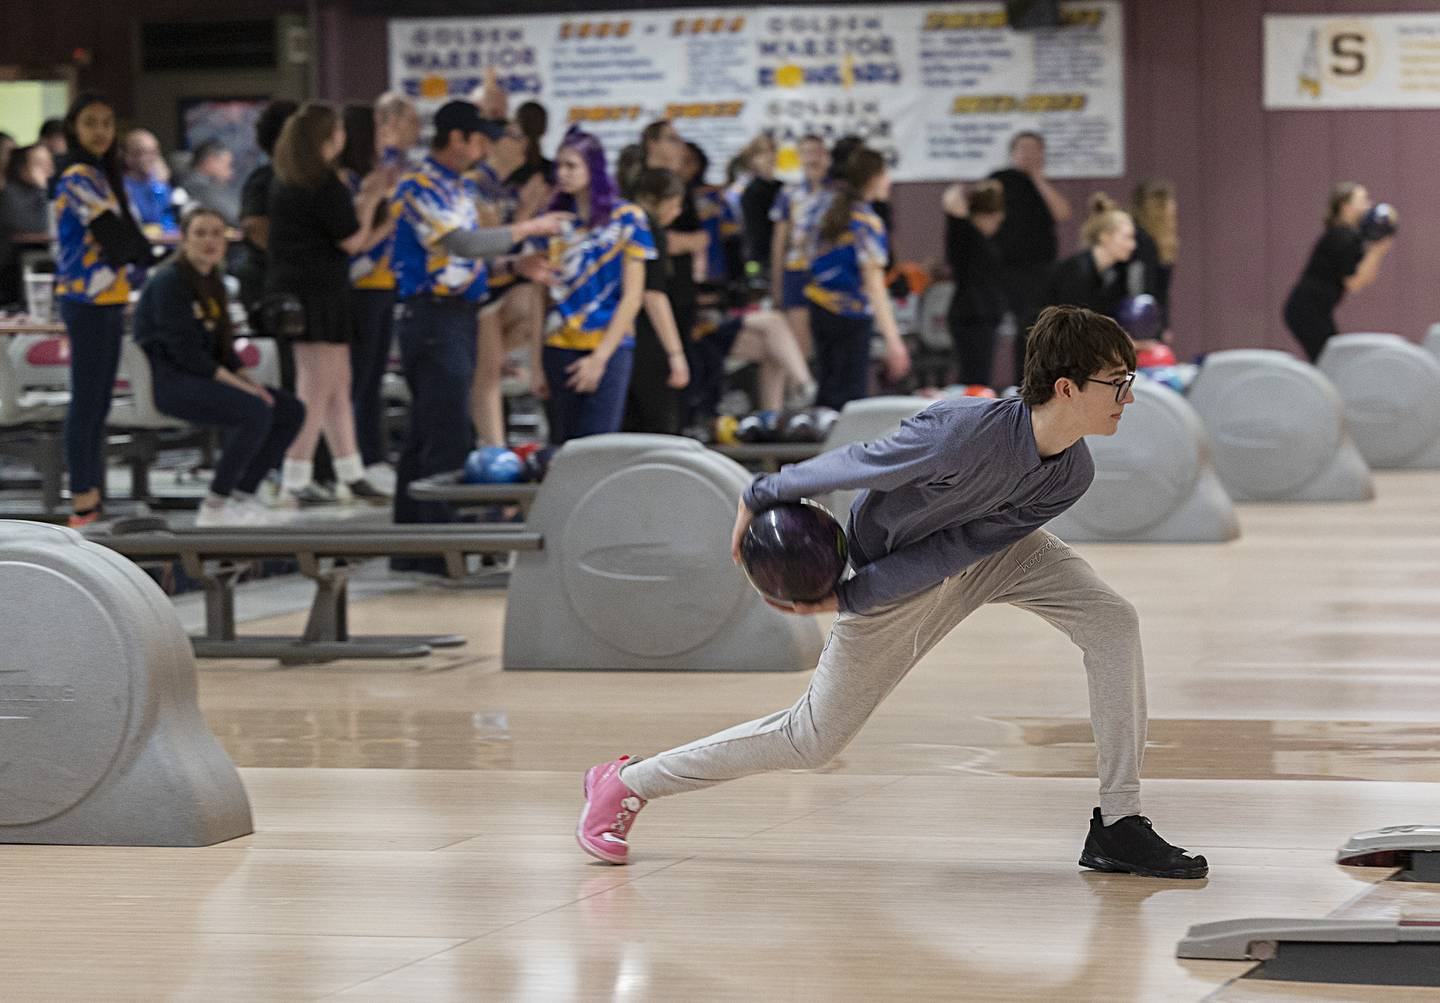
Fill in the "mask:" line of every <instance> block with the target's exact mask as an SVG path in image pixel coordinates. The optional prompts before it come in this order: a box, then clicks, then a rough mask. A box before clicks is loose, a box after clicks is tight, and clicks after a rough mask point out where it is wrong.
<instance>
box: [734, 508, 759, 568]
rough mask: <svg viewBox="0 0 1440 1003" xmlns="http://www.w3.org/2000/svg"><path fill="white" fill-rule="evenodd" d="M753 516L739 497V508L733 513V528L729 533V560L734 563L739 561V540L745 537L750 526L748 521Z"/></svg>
mask: <svg viewBox="0 0 1440 1003" xmlns="http://www.w3.org/2000/svg"><path fill="white" fill-rule="evenodd" d="M754 518H755V513H754V512H751V511H750V509H749V507H748V506H747V505H746V504H745V499H744V498H741V499H740V509H739V511H738V512H736V513H735V530H734V532H732V533H731V534H730V560H732V561H734V562H735V563H736V564H739V563H740V541H741V540H743V539H745V531H746V530H747V529H749V528H750V522H751V520H753V519H754Z"/></svg>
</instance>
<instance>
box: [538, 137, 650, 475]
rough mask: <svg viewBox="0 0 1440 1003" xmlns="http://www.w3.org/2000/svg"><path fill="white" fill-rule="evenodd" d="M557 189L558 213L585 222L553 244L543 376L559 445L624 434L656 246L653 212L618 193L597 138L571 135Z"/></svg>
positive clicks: (560, 160)
mask: <svg viewBox="0 0 1440 1003" xmlns="http://www.w3.org/2000/svg"><path fill="white" fill-rule="evenodd" d="M556 187H557V189H558V190H557V191H556V193H555V197H554V198H553V199H552V200H551V203H550V208H551V209H552V210H560V211H564V212H573V213H575V216H576V223H575V225H574V227H573V228H572V229H571V230H570V231H569V232H568V233H566V234H563V235H561V236H558V237H551V238H548V240H547V241H546V244H545V246H546V247H547V250H548V253H549V256H550V264H551V266H552V267H553V268H554V269H555V271H556V273H557V280H556V283H555V284H554V285H553V286H551V287H550V311H549V315H548V316H547V318H546V324H545V332H546V333H545V338H544V348H543V349H542V351H541V356H540V358H538V359H537V360H536V363H537V364H536V366H535V367H534V371H535V374H536V375H535V378H534V379H535V384H536V385H535V390H536V393H537V395H539V396H541V397H547V396H548V398H549V417H550V438H551V442H552V443H553V444H555V445H557V446H558V445H560V444H561V443H563V442H565V441H566V440H568V439H575V438H579V437H580V436H585V435H600V434H603V433H605V432H618V431H619V430H620V423H621V420H622V418H623V417H624V411H625V391H626V389H627V388H628V387H629V385H630V370H631V366H632V364H633V355H634V347H635V335H634V325H635V315H636V314H637V313H638V312H639V310H640V305H641V303H642V301H643V299H644V295H645V262H646V261H647V260H649V259H651V258H654V257H655V241H654V238H653V236H652V235H651V233H650V226H649V224H648V223H647V222H646V219H645V213H644V212H643V211H642V210H641V209H640V208H639V207H638V206H636V205H634V204H632V203H630V202H626V201H624V200H623V199H621V198H619V196H618V195H617V193H616V187H615V182H614V181H613V180H612V179H611V177H610V174H609V172H608V171H607V170H606V169H605V150H604V148H603V147H602V146H601V145H600V141H599V140H598V139H597V138H595V137H594V136H592V135H590V134H589V133H586V132H582V131H581V130H579V129H576V128H572V129H571V130H570V132H568V133H567V134H566V136H565V140H564V142H562V143H561V144H560V152H559V153H558V154H557V155H556Z"/></svg>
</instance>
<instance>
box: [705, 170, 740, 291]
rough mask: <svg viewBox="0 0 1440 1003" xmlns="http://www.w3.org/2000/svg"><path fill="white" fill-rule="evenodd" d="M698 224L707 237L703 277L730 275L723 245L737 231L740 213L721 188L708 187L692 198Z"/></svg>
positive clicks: (713, 278) (713, 279)
mask: <svg viewBox="0 0 1440 1003" xmlns="http://www.w3.org/2000/svg"><path fill="white" fill-rule="evenodd" d="M695 211H696V212H697V213H698V214H699V216H700V226H701V228H702V229H703V230H704V231H705V233H706V234H707V235H708V236H709V238H710V244H709V246H708V247H707V248H706V251H705V277H706V278H707V279H708V280H709V281H711V282H723V281H725V280H726V279H728V278H730V277H731V276H730V274H729V271H730V262H729V261H728V260H727V258H726V254H725V246H726V244H727V243H728V242H730V241H732V240H734V239H735V238H736V237H738V236H739V235H740V214H739V212H738V211H737V210H736V208H735V206H734V205H733V204H732V203H731V202H730V200H729V199H728V198H726V190H725V189H724V188H709V189H706V190H705V191H703V192H701V193H700V194H699V195H698V196H697V197H696V199H695Z"/></svg>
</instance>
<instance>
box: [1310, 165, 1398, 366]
mask: <svg viewBox="0 0 1440 1003" xmlns="http://www.w3.org/2000/svg"><path fill="white" fill-rule="evenodd" d="M1370 204H1371V203H1370V193H1369V192H1367V191H1366V190H1365V188H1364V186H1363V185H1357V184H1355V183H1353V182H1349V181H1344V182H1341V183H1340V184H1338V185H1336V186H1335V187H1334V188H1332V189H1331V190H1330V213H1329V215H1328V216H1327V217H1326V219H1325V232H1324V233H1322V234H1321V235H1320V239H1319V240H1318V241H1316V242H1315V249H1314V250H1313V251H1311V252H1310V260H1309V261H1307V262H1306V263H1305V270H1304V271H1303V272H1301V273H1300V279H1299V281H1298V282H1296V283H1295V288H1294V289H1291V290H1290V295H1289V297H1288V298H1287V299H1286V300H1285V326H1286V327H1288V328H1290V333H1291V334H1293V335H1295V340H1296V341H1298V342H1300V347H1301V348H1303V349H1304V350H1305V356H1306V358H1308V359H1309V360H1310V361H1311V362H1314V361H1315V360H1316V359H1317V358H1319V357H1320V350H1321V349H1323V348H1324V347H1325V342H1327V341H1328V340H1330V338H1331V337H1332V336H1333V335H1334V334H1335V333H1336V329H1335V307H1336V306H1338V305H1339V303H1340V300H1341V299H1342V298H1343V297H1344V296H1345V294H1346V293H1347V292H1359V291H1360V290H1361V289H1364V288H1365V287H1366V286H1368V285H1369V284H1370V283H1372V282H1374V281H1375V278H1376V276H1377V275H1378V274H1379V272H1380V262H1381V261H1383V260H1384V258H1385V255H1386V253H1387V252H1389V250H1390V242H1391V241H1392V240H1393V239H1394V238H1393V237H1385V238H1384V239H1382V240H1377V241H1374V242H1372V243H1371V244H1370V245H1369V246H1368V247H1367V246H1366V244H1365V241H1364V240H1363V239H1362V238H1361V236H1360V229H1359V227H1360V220H1361V218H1362V217H1363V216H1364V215H1365V213H1366V211H1367V210H1369V208H1370Z"/></svg>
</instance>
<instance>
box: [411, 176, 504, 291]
mask: <svg viewBox="0 0 1440 1003" xmlns="http://www.w3.org/2000/svg"><path fill="white" fill-rule="evenodd" d="M390 212H391V215H393V216H394V217H395V245H394V251H393V252H392V254H391V257H390V261H391V267H392V268H393V269H394V270H395V290H396V293H397V294H398V295H399V297H400V299H402V300H403V299H409V298H411V297H412V296H419V295H422V294H423V295H431V296H454V297H457V298H460V299H463V300H466V301H467V302H470V303H479V302H480V301H481V300H483V299H484V298H485V292H486V282H485V278H486V275H485V262H484V261H476V260H473V259H471V258H460V257H456V256H455V255H453V254H451V253H450V252H449V251H447V250H445V248H444V247H442V246H441V244H440V241H441V240H443V239H444V237H445V235H446V234H449V233H454V232H455V231H456V230H475V229H478V228H479V218H478V217H477V216H476V214H475V188H474V186H473V185H471V184H470V183H469V182H467V181H466V180H465V179H464V178H462V177H460V175H459V174H457V173H455V172H454V171H452V170H450V169H449V168H447V167H445V166H443V165H441V164H438V163H436V162H435V160H434V158H432V157H426V158H425V162H424V163H422V164H421V165H420V167H419V168H418V169H417V170H414V171H411V172H410V173H409V174H407V175H405V176H404V177H403V178H401V179H400V184H399V186H398V187H396V189H395V198H394V200H393V201H392V202H391V204H390Z"/></svg>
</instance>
